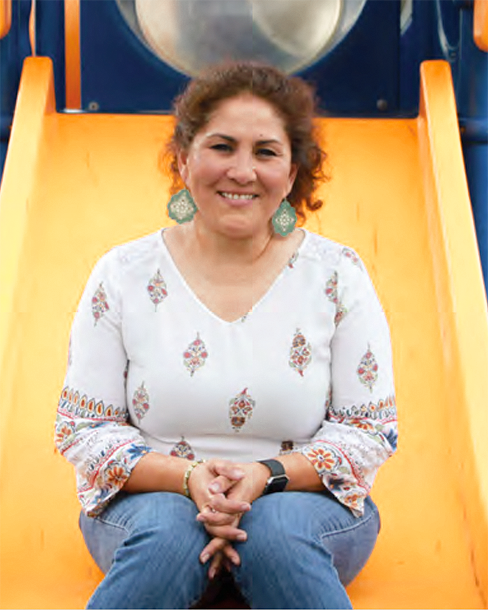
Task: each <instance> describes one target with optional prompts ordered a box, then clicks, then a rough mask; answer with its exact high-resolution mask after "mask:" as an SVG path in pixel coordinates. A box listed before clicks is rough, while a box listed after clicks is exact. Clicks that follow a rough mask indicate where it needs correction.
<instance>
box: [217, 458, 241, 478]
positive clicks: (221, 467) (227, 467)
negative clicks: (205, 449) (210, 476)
mask: <svg viewBox="0 0 488 610" xmlns="http://www.w3.org/2000/svg"><path fill="white" fill-rule="evenodd" d="M210 469H211V470H212V472H214V473H215V474H216V475H217V477H218V476H219V475H220V476H222V477H225V478H227V479H229V480H231V481H240V480H241V479H243V478H244V476H245V474H246V473H245V472H244V470H243V469H242V468H239V466H236V465H235V464H234V463H233V462H230V461H225V460H212V462H211V463H210Z"/></svg>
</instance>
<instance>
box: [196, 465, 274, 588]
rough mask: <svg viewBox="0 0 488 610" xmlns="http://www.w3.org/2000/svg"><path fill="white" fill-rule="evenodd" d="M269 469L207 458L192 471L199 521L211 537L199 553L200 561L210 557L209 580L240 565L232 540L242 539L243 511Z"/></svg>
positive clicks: (251, 500) (259, 488)
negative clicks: (227, 569) (223, 568)
mask: <svg viewBox="0 0 488 610" xmlns="http://www.w3.org/2000/svg"><path fill="white" fill-rule="evenodd" d="M268 478H269V470H268V468H267V467H266V466H264V465H263V464H260V463H259V462H250V463H248V464H241V463H234V462H231V461H228V460H216V459H213V460H209V461H207V462H204V463H202V464H199V465H198V466H197V467H196V468H195V469H194V470H193V472H192V473H191V476H190V479H189V481H188V488H189V490H190V494H191V497H192V499H193V501H194V502H195V504H196V505H197V508H198V510H199V513H198V515H197V521H199V522H200V523H202V524H203V525H204V527H205V529H206V530H207V532H208V533H209V535H210V536H211V537H212V540H211V541H210V542H209V543H208V544H207V545H206V546H205V548H204V549H203V550H202V552H201V553H200V561H201V562H202V563H207V561H209V560H211V562H210V568H209V571H208V575H209V578H210V579H212V578H214V577H215V575H216V574H217V573H218V572H219V571H220V570H221V569H222V567H226V568H229V567H230V565H236V566H237V565H239V564H240V557H239V554H238V552H237V551H236V549H235V548H234V547H233V546H232V542H235V541H238V542H244V541H245V540H246V539H247V534H246V532H245V531H244V530H242V529H239V523H240V520H241V517H242V515H243V514H244V513H246V512H248V511H250V510H251V504H252V503H253V502H254V500H255V499H256V498H259V496H261V494H262V492H263V490H264V488H265V485H266V481H267V480H268Z"/></svg>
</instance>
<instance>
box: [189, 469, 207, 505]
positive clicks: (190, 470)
mask: <svg viewBox="0 0 488 610" xmlns="http://www.w3.org/2000/svg"><path fill="white" fill-rule="evenodd" d="M206 461H207V460H195V461H194V462H191V464H190V465H189V466H188V468H187V469H186V471H185V475H184V477H183V493H184V494H185V496H186V497H187V498H191V494H190V488H189V487H188V482H189V480H190V475H191V473H192V472H193V471H194V470H195V468H196V467H197V466H198V465H199V464H204V463H205V462H206Z"/></svg>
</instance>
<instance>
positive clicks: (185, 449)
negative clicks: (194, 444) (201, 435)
mask: <svg viewBox="0 0 488 610" xmlns="http://www.w3.org/2000/svg"><path fill="white" fill-rule="evenodd" d="M170 455H172V456H174V457H179V458H184V459H185V460H194V459H195V453H194V452H193V449H192V448H191V445H190V443H188V442H187V441H186V440H185V437H184V436H182V437H181V440H179V441H178V442H177V443H176V445H175V446H174V447H173V449H171V451H170Z"/></svg>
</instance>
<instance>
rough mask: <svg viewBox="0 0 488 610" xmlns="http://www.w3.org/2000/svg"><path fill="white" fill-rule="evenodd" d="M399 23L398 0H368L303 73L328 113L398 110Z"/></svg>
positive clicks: (380, 113)
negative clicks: (331, 46)
mask: <svg viewBox="0 0 488 610" xmlns="http://www.w3.org/2000/svg"><path fill="white" fill-rule="evenodd" d="M399 23H400V2H399V1H398V0H393V1H392V0H374V1H371V0H370V1H369V2H368V3H367V4H366V6H365V8H364V10H363V12H362V14H361V16H360V17H359V19H358V21H357V22H356V24H355V25H354V27H353V29H352V30H351V31H350V33H349V35H348V36H347V37H346V39H345V40H344V41H343V42H342V43H341V44H340V45H338V46H337V47H336V48H335V49H333V51H332V52H331V53H330V54H329V55H327V56H326V57H325V58H324V59H323V60H322V61H320V62H319V63H317V64H316V65H315V66H313V67H311V68H309V69H308V70H306V71H304V72H303V73H302V75H303V76H305V77H306V78H307V79H309V80H310V81H312V82H314V83H315V84H316V86H317V92H318V95H319V97H320V98H321V100H322V103H323V106H324V109H325V110H326V111H327V112H328V113H330V114H334V115H341V116H386V115H390V114H393V115H394V114H396V113H397V112H398V110H399V95H398V94H399V73H398V58H399V38H400V36H399ZM379 100H383V102H379ZM378 102H379V104H378ZM378 105H379V106H380V107H381V108H383V109H382V110H381V109H380V108H378Z"/></svg>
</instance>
